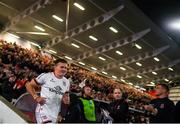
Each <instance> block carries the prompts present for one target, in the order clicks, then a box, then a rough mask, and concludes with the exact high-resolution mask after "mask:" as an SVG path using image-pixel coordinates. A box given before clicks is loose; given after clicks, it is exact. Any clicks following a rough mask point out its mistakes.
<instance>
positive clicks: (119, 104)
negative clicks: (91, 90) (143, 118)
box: [110, 87, 129, 123]
mask: <svg viewBox="0 0 180 124" xmlns="http://www.w3.org/2000/svg"><path fill="white" fill-rule="evenodd" d="M113 98H114V100H113V102H111V103H110V116H111V117H112V118H113V119H114V123H127V122H128V120H127V119H128V108H129V107H128V103H127V101H126V99H127V96H126V95H124V96H123V97H122V92H121V90H120V88H118V87H115V88H114V90H113Z"/></svg>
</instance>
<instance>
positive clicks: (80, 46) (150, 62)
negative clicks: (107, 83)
mask: <svg viewBox="0 0 180 124" xmlns="http://www.w3.org/2000/svg"><path fill="white" fill-rule="evenodd" d="M67 5H68V0H15V1H12V0H0V24H1V25H2V26H3V28H2V33H4V32H10V33H13V34H15V35H18V36H20V37H21V38H23V39H28V40H30V41H33V42H35V43H37V44H39V45H41V46H42V47H43V48H44V50H53V51H55V52H54V53H52V54H55V55H56V56H62V57H65V59H71V58H72V59H73V60H74V61H73V62H75V63H76V64H79V65H80V66H83V67H86V68H89V69H90V70H92V71H94V70H96V69H97V70H96V71H97V72H98V73H101V74H102V75H104V76H108V77H111V78H114V79H116V78H117V80H121V81H125V82H131V83H133V84H135V85H142V86H145V85H146V84H147V83H150V82H152V81H153V82H156V81H165V82H167V83H168V82H169V81H170V80H174V79H177V78H179V77H180V64H179V61H178V59H179V57H180V54H178V53H180V49H179V46H178V45H177V44H176V42H174V41H173V40H172V39H171V38H170V37H168V35H167V34H166V33H164V32H163V31H162V30H161V29H160V28H159V27H158V26H156V25H155V24H154V23H153V22H152V21H151V20H150V19H149V18H148V17H147V16H145V15H144V14H143V12H142V11H141V10H140V9H138V7H137V6H135V4H133V3H132V2H131V1H130V0H124V1H123V0H70V2H69V20H68V25H66V15H68V13H67ZM78 7H79V8H78ZM67 27H68V30H67V31H66V28H67ZM164 48H165V49H164ZM162 49H163V50H162ZM68 57H70V58H68ZM111 65H112V66H111ZM155 65H156V66H155Z"/></svg>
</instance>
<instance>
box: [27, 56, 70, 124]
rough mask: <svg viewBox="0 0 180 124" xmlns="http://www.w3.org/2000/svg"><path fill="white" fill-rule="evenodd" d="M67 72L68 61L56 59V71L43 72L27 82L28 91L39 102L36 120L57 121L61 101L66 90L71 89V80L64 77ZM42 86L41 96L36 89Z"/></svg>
mask: <svg viewBox="0 0 180 124" xmlns="http://www.w3.org/2000/svg"><path fill="white" fill-rule="evenodd" d="M66 72H67V62H66V61H65V60H62V59H57V60H56V61H55V66H54V72H49V73H42V74H41V75H39V76H38V77H37V78H35V79H33V80H32V81H31V82H30V83H27V85H26V88H27V91H28V92H29V93H30V94H31V95H32V96H33V98H34V100H35V101H36V102H37V103H38V104H37V108H36V121H37V123H38V124H42V123H56V120H57V117H58V113H59V110H60V108H61V101H62V98H63V95H64V93H65V92H67V91H69V87H70V84H69V81H68V80H67V79H66V78H65V77H64V75H65V74H66ZM39 86H40V87H41V91H40V96H39V95H37V94H36V92H35V89H36V88H38V87H39Z"/></svg>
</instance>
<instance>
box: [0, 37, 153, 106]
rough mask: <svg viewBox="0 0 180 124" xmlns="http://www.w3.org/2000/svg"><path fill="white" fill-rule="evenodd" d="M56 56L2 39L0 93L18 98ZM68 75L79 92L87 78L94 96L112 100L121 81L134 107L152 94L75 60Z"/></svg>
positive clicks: (10, 97) (148, 98)
mask: <svg viewBox="0 0 180 124" xmlns="http://www.w3.org/2000/svg"><path fill="white" fill-rule="evenodd" d="M53 60H54V58H53V57H49V56H46V55H42V54H41V52H40V51H37V50H32V49H30V50H29V49H25V48H22V47H21V46H18V45H16V44H15V43H7V42H6V41H3V40H1V41H0V94H1V95H2V96H3V97H5V98H6V99H7V100H8V101H10V102H11V101H12V99H17V98H18V97H19V96H20V95H22V94H23V93H25V92H26V89H25V86H24V85H25V83H26V82H27V81H30V80H31V79H32V78H33V77H36V76H37V75H39V74H40V73H42V72H48V71H50V70H51V69H52V67H53V66H52V65H53ZM66 77H67V78H68V79H69V80H70V83H71V88H70V90H71V91H72V92H77V93H78V92H79V91H80V90H81V89H80V86H79V84H80V83H82V82H83V81H85V80H87V79H88V80H89V81H90V83H91V84H92V85H93V97H94V98H95V99H98V100H104V101H111V99H112V96H111V90H112V89H113V87H114V86H115V85H120V87H121V90H122V92H126V93H128V99H129V100H130V103H133V104H132V107H135V108H137V106H138V105H140V104H139V103H143V104H144V103H145V102H147V101H148V100H150V98H151V97H150V96H149V95H147V94H146V93H143V92H141V91H138V90H136V89H134V88H132V87H130V86H129V85H127V84H123V83H118V82H116V81H115V80H112V79H109V78H106V77H103V76H100V75H98V74H97V73H95V72H91V71H89V70H86V69H84V68H82V67H79V66H77V65H74V64H70V65H69V69H68V73H67V75H66ZM135 103H136V104H135ZM140 107H141V106H140Z"/></svg>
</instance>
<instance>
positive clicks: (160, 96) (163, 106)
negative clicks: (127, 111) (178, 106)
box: [144, 84, 175, 123]
mask: <svg viewBox="0 0 180 124" xmlns="http://www.w3.org/2000/svg"><path fill="white" fill-rule="evenodd" d="M156 96H157V98H156V99H154V100H152V101H151V102H150V105H145V106H144V108H145V109H146V110H147V111H149V112H151V113H152V115H151V117H150V122H152V123H172V122H173V112H174V107H175V106H174V103H173V101H171V100H170V99H169V98H168V96H169V87H168V86H167V85H166V84H158V85H157V86H156Z"/></svg>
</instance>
